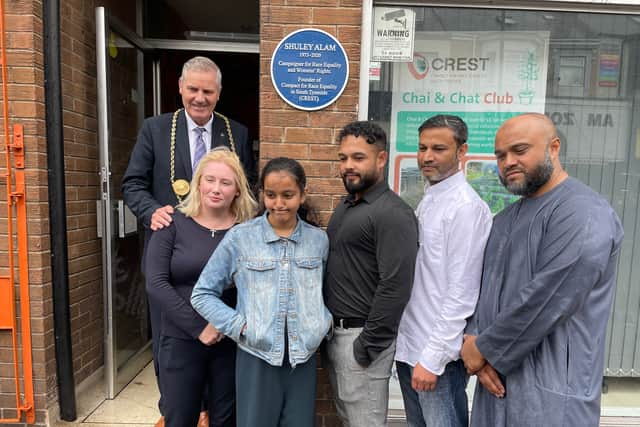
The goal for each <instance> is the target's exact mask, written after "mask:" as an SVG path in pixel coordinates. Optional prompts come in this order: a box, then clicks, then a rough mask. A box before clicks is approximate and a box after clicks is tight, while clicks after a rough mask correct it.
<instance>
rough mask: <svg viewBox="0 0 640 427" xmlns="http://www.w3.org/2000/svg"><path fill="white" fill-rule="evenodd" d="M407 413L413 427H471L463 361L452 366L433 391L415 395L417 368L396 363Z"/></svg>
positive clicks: (416, 392) (443, 374)
mask: <svg viewBox="0 0 640 427" xmlns="http://www.w3.org/2000/svg"><path fill="white" fill-rule="evenodd" d="M396 368H397V370H398V379H399V380H400V389H401V390H402V399H403V400H404V410H405V413H406V415H407V424H408V425H409V427H427V426H428V427H435V426H437V427H461V426H464V427H467V426H468V425H469V408H468V403H467V393H466V391H465V388H466V386H467V372H466V370H465V368H464V364H463V362H462V360H456V361H454V362H450V363H449V364H448V365H447V366H446V367H445V370H444V372H443V373H442V375H440V377H439V378H438V382H437V384H436V388H435V390H433V391H415V390H414V389H413V388H412V387H411V377H412V375H413V367H412V366H411V365H408V364H406V363H404V362H396Z"/></svg>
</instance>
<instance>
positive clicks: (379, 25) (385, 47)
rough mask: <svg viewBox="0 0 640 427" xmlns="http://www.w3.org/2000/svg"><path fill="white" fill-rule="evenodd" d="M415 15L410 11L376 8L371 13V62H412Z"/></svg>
mask: <svg viewBox="0 0 640 427" xmlns="http://www.w3.org/2000/svg"><path fill="white" fill-rule="evenodd" d="M415 20H416V14H415V12H414V11H413V10H411V9H398V8H391V7H376V8H375V9H374V13H373V43H372V52H371V60H372V61H385V62H411V61H413V39H414V29H415Z"/></svg>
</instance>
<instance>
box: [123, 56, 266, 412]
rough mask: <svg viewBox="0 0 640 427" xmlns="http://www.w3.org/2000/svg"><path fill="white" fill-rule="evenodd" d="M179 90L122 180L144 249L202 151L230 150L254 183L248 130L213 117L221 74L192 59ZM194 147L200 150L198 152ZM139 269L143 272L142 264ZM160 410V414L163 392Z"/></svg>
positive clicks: (155, 330) (146, 133) (154, 320)
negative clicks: (177, 102)
mask: <svg viewBox="0 0 640 427" xmlns="http://www.w3.org/2000/svg"><path fill="white" fill-rule="evenodd" d="M178 87H179V90H180V95H181V96H182V104H183V106H184V108H181V109H179V110H177V111H175V112H173V113H166V114H162V115H160V116H156V117H151V118H148V119H146V120H145V121H144V123H143V125H142V129H141V130H140V133H139V134H138V140H137V142H136V145H135V146H134V147H133V151H132V153H131V158H130V159H129V165H128V167H127V170H126V172H125V174H124V177H123V179H122V193H123V197H124V201H125V203H126V204H127V206H128V207H129V209H131V211H132V212H133V213H134V214H135V215H136V217H138V219H140V220H142V222H143V224H144V226H145V229H146V230H145V247H146V243H147V242H148V241H149V237H150V236H151V231H152V230H158V229H160V228H163V227H166V226H168V225H169V224H170V223H171V220H172V218H171V215H172V214H173V212H174V206H175V205H177V204H178V203H179V202H180V201H181V200H182V199H183V198H184V197H185V196H186V195H187V194H188V193H189V183H190V181H191V177H192V174H193V170H195V167H196V166H197V162H198V161H199V158H200V156H201V155H202V154H203V151H208V150H210V149H212V148H214V147H218V146H221V145H223V146H227V147H229V148H230V149H231V150H232V151H235V153H236V154H237V155H238V157H239V158H240V161H241V162H242V165H243V167H244V169H245V173H246V175H247V178H248V179H249V181H250V182H252V181H253V177H254V166H253V164H254V162H253V155H252V150H251V145H250V143H249V141H248V140H247V134H248V132H247V128H246V127H245V126H243V125H241V124H240V123H238V122H236V121H234V120H231V119H229V118H227V117H225V116H223V115H222V114H220V113H218V112H215V111H214V110H215V107H216V104H217V102H218V99H219V98H220V91H221V90H222V73H221V72H220V68H218V66H217V65H216V64H215V63H214V62H213V61H211V60H210V59H208V58H205V57H202V56H196V57H194V58H192V59H190V60H189V61H187V62H186V63H185V64H184V66H183V68H182V75H181V76H180V79H179V81H178ZM198 144H203V145H204V148H201V149H200V151H199V147H198ZM142 264H143V265H142V271H143V272H144V258H143V262H142ZM149 311H150V316H151V332H152V340H153V360H154V367H155V371H156V375H157V374H158V366H157V363H158V362H157V360H158V358H157V354H158V344H159V341H160V324H161V313H160V311H159V309H157V308H156V307H154V306H153V305H152V304H149ZM158 384H159V383H158ZM159 406H160V412H162V390H160V403H159Z"/></svg>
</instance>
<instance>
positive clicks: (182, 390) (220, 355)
mask: <svg viewBox="0 0 640 427" xmlns="http://www.w3.org/2000/svg"><path fill="white" fill-rule="evenodd" d="M235 359H236V344H235V343H234V342H233V341H232V340H231V339H229V338H224V339H223V340H222V341H220V342H219V343H218V344H214V345H212V346H206V345H204V344H202V343H201V342H200V341H198V340H194V339H180V338H174V337H169V336H164V335H163V336H161V337H160V345H159V348H158V366H159V369H160V383H161V390H162V401H163V402H162V406H163V411H164V412H163V415H164V417H165V425H166V426H167V427H195V425H196V424H197V423H198V417H199V415H200V411H201V409H202V407H201V402H202V398H203V393H204V391H205V387H206V388H207V390H208V394H207V406H208V410H209V426H211V427H235V425H236V413H235V404H236V402H235Z"/></svg>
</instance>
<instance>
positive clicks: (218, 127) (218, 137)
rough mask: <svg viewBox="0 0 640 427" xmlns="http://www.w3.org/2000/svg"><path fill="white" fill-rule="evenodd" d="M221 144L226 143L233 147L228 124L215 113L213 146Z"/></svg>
mask: <svg viewBox="0 0 640 427" xmlns="http://www.w3.org/2000/svg"><path fill="white" fill-rule="evenodd" d="M220 145H225V146H227V147H229V148H231V144H230V143H229V137H228V136H227V126H226V125H225V123H224V120H222V119H221V118H220V117H218V116H216V115H215V113H214V119H213V127H212V131H211V148H212V149H213V148H216V147H219V146H220Z"/></svg>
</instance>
